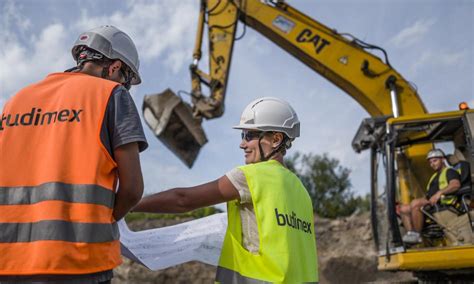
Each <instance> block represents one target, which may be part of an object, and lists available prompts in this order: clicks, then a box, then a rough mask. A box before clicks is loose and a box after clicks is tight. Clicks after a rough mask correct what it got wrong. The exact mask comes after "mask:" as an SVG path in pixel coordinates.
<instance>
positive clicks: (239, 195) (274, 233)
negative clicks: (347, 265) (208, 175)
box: [134, 97, 319, 283]
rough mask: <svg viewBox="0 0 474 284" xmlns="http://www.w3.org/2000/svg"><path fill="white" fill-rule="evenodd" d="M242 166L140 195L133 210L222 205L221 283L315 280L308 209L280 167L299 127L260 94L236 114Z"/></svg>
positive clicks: (283, 106) (296, 183)
mask: <svg viewBox="0 0 474 284" xmlns="http://www.w3.org/2000/svg"><path fill="white" fill-rule="evenodd" d="M234 128H236V129H241V130H242V142H241V143H240V148H241V149H242V150H244V155H245V164H246V165H245V166H241V167H237V168H235V169H233V170H231V171H229V172H227V173H226V174H225V175H224V176H222V177H221V178H219V179H217V180H215V181H212V182H209V183H206V184H202V185H198V186H195V187H190V188H173V189H170V190H168V191H164V192H160V193H157V194H154V195H151V196H148V197H146V198H144V199H142V201H140V203H139V204H138V205H137V207H135V208H134V211H139V212H155V213H170V212H186V211H190V210H194V209H196V208H199V207H203V206H209V205H214V204H218V203H221V202H227V212H228V213H227V214H228V227H227V232H226V235H225V239H224V243H223V247H222V252H221V256H220V260H219V266H218V268H217V274H216V281H217V282H221V283H264V282H271V283H317V282H318V280H319V277H318V264H317V255H316V243H315V235H314V220H313V207H312V204H311V199H310V197H309V195H308V192H307V190H306V189H305V187H304V186H303V184H302V183H301V181H300V180H299V179H298V177H296V175H294V174H293V173H292V172H290V171H289V170H288V169H287V168H286V167H285V165H284V163H283V157H284V155H285V154H286V150H287V149H288V148H290V146H291V143H292V141H293V140H294V139H295V138H296V137H299V134H300V122H299V120H298V116H297V115H296V113H295V111H294V110H293V108H292V107H291V106H290V105H289V104H288V103H287V102H285V101H283V100H281V99H277V98H271V97H264V98H260V99H257V100H255V101H253V102H251V103H250V104H249V105H248V106H247V107H246V108H245V110H244V111H243V113H242V117H241V119H240V124H239V125H237V126H235V127H234Z"/></svg>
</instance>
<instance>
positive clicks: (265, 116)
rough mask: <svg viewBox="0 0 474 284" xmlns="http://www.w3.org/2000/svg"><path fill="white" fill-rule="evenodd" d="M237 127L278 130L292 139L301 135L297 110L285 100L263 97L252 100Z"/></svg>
mask: <svg viewBox="0 0 474 284" xmlns="http://www.w3.org/2000/svg"><path fill="white" fill-rule="evenodd" d="M233 128H235V129H248V130H259V131H276V132H283V133H285V134H286V135H287V136H288V137H289V138H290V139H294V138H296V137H299V136H300V121H299V120H298V116H297V115H296V112H295V110H294V109H293V108H292V107H291V106H290V104H289V103H287V102H285V101H284V100H281V99H278V98H272V97H263V98H260V99H256V100H255V101H253V102H251V103H250V104H249V105H248V106H247V107H246V108H245V109H244V111H243V112H242V116H241V118H240V124H239V125H237V126H234V127H233Z"/></svg>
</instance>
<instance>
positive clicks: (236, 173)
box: [225, 168, 252, 204]
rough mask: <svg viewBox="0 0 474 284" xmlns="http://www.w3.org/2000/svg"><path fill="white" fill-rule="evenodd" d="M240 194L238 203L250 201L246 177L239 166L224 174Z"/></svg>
mask: <svg viewBox="0 0 474 284" xmlns="http://www.w3.org/2000/svg"><path fill="white" fill-rule="evenodd" d="M225 175H226V176H227V178H228V179H229V180H230V182H231V183H232V185H233V186H234V187H235V188H236V189H237V191H238V192H239V195H240V204H246V203H252V196H251V195H250V190H249V186H248V183H247V178H246V177H245V174H244V172H243V171H242V170H241V169H239V168H234V169H232V170H230V171H229V172H227V173H226V174H225Z"/></svg>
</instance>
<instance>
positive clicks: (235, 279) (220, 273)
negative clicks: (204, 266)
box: [216, 266, 271, 284]
mask: <svg viewBox="0 0 474 284" xmlns="http://www.w3.org/2000/svg"><path fill="white" fill-rule="evenodd" d="M216 281H217V282H219V283H225V284H227V283H239V284H263V283H271V282H266V281H262V280H257V279H254V278H249V277H245V276H242V275H240V273H238V272H237V271H233V270H230V269H227V268H225V267H222V266H218V267H217V272H216Z"/></svg>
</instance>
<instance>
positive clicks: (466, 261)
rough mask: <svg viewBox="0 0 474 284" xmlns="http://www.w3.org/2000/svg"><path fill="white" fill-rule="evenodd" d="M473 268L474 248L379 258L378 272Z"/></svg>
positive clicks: (406, 253)
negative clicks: (388, 258)
mask: <svg viewBox="0 0 474 284" xmlns="http://www.w3.org/2000/svg"><path fill="white" fill-rule="evenodd" d="M469 267H474V246H460V247H450V248H430V249H419V250H408V251H407V252H404V253H398V254H393V255H391V256H390V260H389V261H387V258H386V257H384V256H383V257H382V256H381V257H379V265H378V269H380V270H411V271H413V270H414V271H418V270H449V269H461V268H469Z"/></svg>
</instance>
